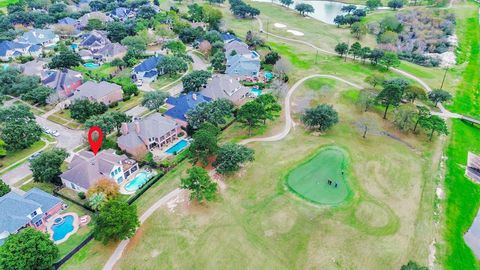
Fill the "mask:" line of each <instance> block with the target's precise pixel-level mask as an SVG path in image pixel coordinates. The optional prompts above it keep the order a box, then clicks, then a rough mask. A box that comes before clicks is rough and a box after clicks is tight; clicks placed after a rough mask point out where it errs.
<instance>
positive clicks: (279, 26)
mask: <svg viewBox="0 0 480 270" xmlns="http://www.w3.org/2000/svg"><path fill="white" fill-rule="evenodd" d="M273 26H275V27H276V28H285V27H287V26H286V25H285V24H283V23H274V24H273Z"/></svg>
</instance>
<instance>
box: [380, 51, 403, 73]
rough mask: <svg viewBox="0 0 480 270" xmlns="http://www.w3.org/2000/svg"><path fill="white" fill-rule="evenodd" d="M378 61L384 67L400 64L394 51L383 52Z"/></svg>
mask: <svg viewBox="0 0 480 270" xmlns="http://www.w3.org/2000/svg"><path fill="white" fill-rule="evenodd" d="M380 63H381V64H382V65H384V66H385V68H386V69H389V68H390V67H398V66H400V60H398V55H397V54H396V53H395V52H385V54H384V55H383V57H382V58H381V59H380Z"/></svg>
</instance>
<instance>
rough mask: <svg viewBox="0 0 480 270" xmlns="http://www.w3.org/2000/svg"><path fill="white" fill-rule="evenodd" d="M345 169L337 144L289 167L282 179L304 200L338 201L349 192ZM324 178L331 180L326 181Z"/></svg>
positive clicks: (315, 201)
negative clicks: (289, 169)
mask: <svg viewBox="0 0 480 270" xmlns="http://www.w3.org/2000/svg"><path fill="white" fill-rule="evenodd" d="M346 169H347V160H346V156H345V153H344V152H343V151H342V150H341V149H340V148H338V147H334V146H330V147H326V148H324V149H322V150H321V151H320V152H318V153H317V154H316V155H315V156H313V157H312V158H310V159H309V160H307V161H306V162H305V163H303V164H301V165H300V166H298V167H296V168H295V169H293V170H292V171H291V172H290V173H289V174H288V175H287V179H286V183H287V186H288V187H289V189H290V190H291V191H292V192H293V193H295V194H297V195H298V196H300V197H301V198H303V199H305V200H308V201H311V202H314V203H318V204H326V205H338V204H340V203H342V202H344V201H345V200H346V199H347V198H348V197H349V195H350V193H351V191H350V188H349V186H348V182H347V180H346V175H347V170H346ZM343 172H344V173H343ZM328 180H331V181H332V183H331V184H329V183H328ZM335 183H337V187H335Z"/></svg>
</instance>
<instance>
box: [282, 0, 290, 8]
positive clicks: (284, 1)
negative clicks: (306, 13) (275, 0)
mask: <svg viewBox="0 0 480 270" xmlns="http://www.w3.org/2000/svg"><path fill="white" fill-rule="evenodd" d="M280 3H281V4H282V5H284V6H286V7H289V6H291V5H293V0H280Z"/></svg>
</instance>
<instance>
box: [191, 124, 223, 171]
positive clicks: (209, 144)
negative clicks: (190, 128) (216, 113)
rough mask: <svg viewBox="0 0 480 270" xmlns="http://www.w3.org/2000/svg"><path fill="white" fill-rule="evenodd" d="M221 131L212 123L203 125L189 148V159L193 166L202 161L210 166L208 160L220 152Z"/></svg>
mask: <svg viewBox="0 0 480 270" xmlns="http://www.w3.org/2000/svg"><path fill="white" fill-rule="evenodd" d="M219 134H220V129H218V128H217V127H215V126H214V125H212V124H210V123H205V124H203V125H202V126H201V127H200V129H198V131H197V132H195V134H193V136H192V138H193V140H192V143H191V144H190V148H189V157H190V160H191V161H192V163H193V164H195V163H197V162H198V161H200V162H201V163H202V164H203V165H207V164H208V158H209V157H210V156H213V155H215V154H216V153H217V151H218V135H219Z"/></svg>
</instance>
